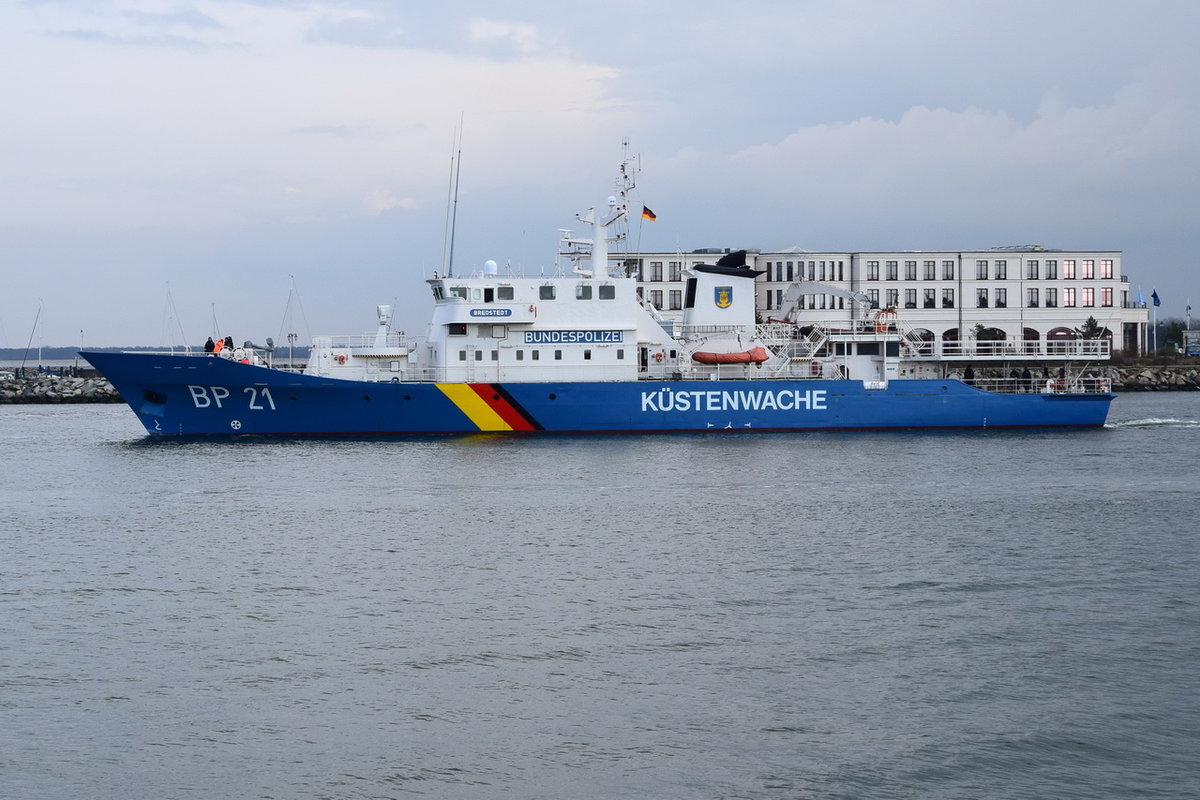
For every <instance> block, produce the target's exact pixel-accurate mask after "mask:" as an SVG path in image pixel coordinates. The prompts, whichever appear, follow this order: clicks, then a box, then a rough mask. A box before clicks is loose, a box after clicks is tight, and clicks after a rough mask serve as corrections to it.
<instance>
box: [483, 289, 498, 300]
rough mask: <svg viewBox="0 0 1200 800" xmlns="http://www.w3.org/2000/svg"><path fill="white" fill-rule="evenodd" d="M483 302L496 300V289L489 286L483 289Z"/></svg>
mask: <svg viewBox="0 0 1200 800" xmlns="http://www.w3.org/2000/svg"><path fill="white" fill-rule="evenodd" d="M483 302H485V303H494V302H496V290H495V289H494V288H492V287H491V286H489V287H487V288H486V289H484V290H483Z"/></svg>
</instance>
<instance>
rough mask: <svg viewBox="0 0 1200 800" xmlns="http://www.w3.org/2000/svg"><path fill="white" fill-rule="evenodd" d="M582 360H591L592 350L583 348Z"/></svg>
mask: <svg viewBox="0 0 1200 800" xmlns="http://www.w3.org/2000/svg"><path fill="white" fill-rule="evenodd" d="M583 360H584V361H591V360H592V351H591V350H584V351H583Z"/></svg>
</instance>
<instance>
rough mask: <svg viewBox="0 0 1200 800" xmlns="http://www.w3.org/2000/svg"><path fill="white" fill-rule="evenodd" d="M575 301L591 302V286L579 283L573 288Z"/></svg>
mask: <svg viewBox="0 0 1200 800" xmlns="http://www.w3.org/2000/svg"><path fill="white" fill-rule="evenodd" d="M575 299H576V300H591V299H592V287H591V285H590V284H586V283H580V284H576V286H575Z"/></svg>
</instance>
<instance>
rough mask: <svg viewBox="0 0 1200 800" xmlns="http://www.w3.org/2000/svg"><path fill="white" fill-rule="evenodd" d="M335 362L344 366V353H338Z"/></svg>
mask: <svg viewBox="0 0 1200 800" xmlns="http://www.w3.org/2000/svg"><path fill="white" fill-rule="evenodd" d="M337 362H338V363H339V364H345V363H346V355H345V353H338V356H337Z"/></svg>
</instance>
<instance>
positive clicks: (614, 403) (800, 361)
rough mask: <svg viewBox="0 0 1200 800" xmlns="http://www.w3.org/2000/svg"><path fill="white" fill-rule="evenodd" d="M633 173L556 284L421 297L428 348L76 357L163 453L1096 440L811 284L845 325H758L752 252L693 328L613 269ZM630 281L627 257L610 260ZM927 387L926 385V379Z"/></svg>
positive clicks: (1067, 383)
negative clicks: (468, 444) (837, 434)
mask: <svg viewBox="0 0 1200 800" xmlns="http://www.w3.org/2000/svg"><path fill="white" fill-rule="evenodd" d="M634 174H635V170H634V169H633V165H632V162H631V161H630V160H628V159H627V160H626V161H625V163H623V164H622V166H621V171H620V177H619V178H618V181H617V186H616V193H615V194H614V195H612V196H610V197H609V198H608V201H607V204H606V206H605V207H603V208H602V209H600V210H597V209H595V208H593V209H589V210H588V211H587V212H585V213H583V214H579V215H577V219H579V220H580V221H581V222H583V223H585V224H586V225H587V226H588V227H589V228H590V233H591V235H590V237H587V238H576V237H574V236H573V235H572V234H571V232H569V231H568V232H566V233H565V234H564V237H563V240H562V248H561V255H562V259H560V262H559V265H560V266H559V268H558V269H557V270H556V272H555V274H554V275H553V276H551V277H544V276H538V277H524V276H519V275H512V274H501V272H500V270H499V269H498V268H497V266H496V264H495V262H492V261H489V262H487V263H486V264H485V265H484V267H483V269H482V270H480V271H479V272H476V273H474V274H470V275H465V276H455V275H440V276H439V275H438V274H437V273H434V274H433V276H432V277H430V278H428V279H427V280H426V281H425V282H426V284H427V285H428V287H429V289H430V291H431V292H432V295H433V299H434V303H435V305H434V310H433V315H432V318H431V320H430V321H429V323H428V327H427V330H426V333H425V335H424V336H421V337H409V336H406V335H405V334H403V333H402V332H400V331H396V330H394V329H393V328H392V325H391V308H390V307H388V306H379V307H378V309H377V312H378V325H377V329H376V330H375V332H374V333H368V334H365V335H360V336H340V337H333V336H320V337H316V338H315V339H314V340H313V342H312V345H311V347H310V350H309V359H308V362H307V364H306V365H305V366H304V367H303V368H302V369H299V370H297V369H292V368H291V367H290V365H288V366H286V367H281V366H276V365H274V364H273V363H272V355H273V354H272V353H271V352H270V351H264V350H262V349H257V348H254V347H252V346H250V345H249V344H248V343H247V345H246V346H244V347H241V348H228V349H225V350H223V351H222V352H220V353H218V354H216V355H211V354H191V353H183V354H149V353H105V352H93V351H87V352H83V353H81V355H83V357H84V358H86V359H87V360H88V361H89V362H91V363H92V365H93V366H95V367H96V368H97V369H98V370H100V372H101V373H103V374H104V376H105V377H106V378H108V380H109V381H110V382H111V383H112V384H113V386H114V387H115V388H116V389H117V391H119V392H120V393H121V396H122V397H123V398H124V399H125V401H126V402H127V403H128V404H129V406H130V407H131V408H132V409H133V411H134V413H135V414H137V416H138V418H139V419H140V420H141V422H142V424H143V425H144V426H145V428H146V430H147V431H148V432H149V433H150V434H151V435H152V436H216V435H219V436H229V435H241V436H245V435H259V436H269V435H274V436H405V435H419V434H475V433H480V432H487V433H530V434H532V433H560V434H562V433H655V432H689V431H690V432H710V431H742V432H748V431H758V432H764V431H797V430H856V429H858V430H863V429H875V430H879V429H923V428H930V429H933V428H1028V427H1097V426H1102V425H1103V424H1104V422H1105V419H1106V418H1107V415H1108V408H1109V405H1110V403H1111V401H1112V399H1113V397H1114V395H1113V394H1112V393H1111V392H1110V391H1109V387H1108V386H1107V384H1106V383H1105V382H1104V381H1101V380H1096V379H1088V378H1084V377H1081V376H1079V375H1078V374H1074V373H1072V371H1071V370H1069V369H1068V368H1064V369H1062V371H1061V373H1060V374H1059V375H1058V377H1056V378H1051V379H1049V380H1046V381H1037V382H1036V383H1031V382H1029V381H1001V382H997V383H994V384H991V385H986V386H985V385H976V386H973V385H969V384H968V383H966V382H964V381H963V380H960V379H958V378H955V377H949V376H948V375H947V376H945V377H912V376H914V375H923V374H927V373H928V372H929V369H928V368H929V367H930V365H931V354H930V353H929V352H928V343H926V342H924V341H922V340H921V339H920V338H917V337H914V336H912V335H910V334H909V332H907V331H906V330H905V329H904V327H903V325H902V324H901V320H900V319H899V317H898V315H897V314H896V312H895V311H893V310H891V309H881V310H874V309H872V308H871V306H870V303H869V302H867V300H866V298H865V297H863V296H862V295H857V294H853V293H849V292H846V291H844V290H841V289H838V288H836V287H832V286H827V285H823V284H817V283H812V282H803V283H796V284H793V285H792V286H791V288H790V289H789V290H788V293H787V296H786V299H787V301H788V307H789V308H791V309H795V308H796V307H797V306H798V304H799V301H800V299H801V298H802V297H803V296H804V295H806V294H817V293H823V294H831V295H842V296H844V297H846V298H847V300H848V301H849V302H850V303H851V308H852V309H853V311H852V318H851V319H850V320H848V321H847V320H840V321H836V322H830V323H827V324H820V325H805V326H800V325H797V324H796V323H795V322H794V321H793V320H792V319H790V317H791V314H790V313H789V312H787V311H782V312H781V313H780V314H779V317H780V318H779V319H775V320H771V321H770V322H768V323H766V324H759V323H757V322H756V319H755V291H754V287H755V277H756V276H757V275H758V274H760V273H759V272H758V271H756V270H753V269H750V268H748V267H747V266H746V263H745V252H744V251H743V252H739V253H731V254H728V255H725V256H722V257H721V258H719V259H717V260H716V261H715V263H713V264H697V265H693V266H692V267H690V269H689V270H688V273H687V274H686V279H687V280H686V293H685V298H684V310H683V317H682V320H672V319H667V318H665V317H664V316H663V315H662V314H661V313H660V312H659V311H658V309H656V308H655V307H654V305H652V304H651V303H648V302H647V301H646V300H645V299H643V298H642V297H641V296H640V294H639V292H638V286H637V280H636V278H634V277H631V276H629V275H628V274H626V270H625V268H624V267H623V266H621V267H618V268H614V267H613V265H612V259H611V258H610V254H609V244H610V242H613V241H616V242H620V241H624V240H625V235H624V233H623V230H624V227H625V225H626V223H627V220H628V218H629V209H630V194H631V191H632V189H633V188H634V182H633V180H634ZM618 263H620V259H618ZM922 365H923V366H924V367H925V369H918V367H919V366H922Z"/></svg>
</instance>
